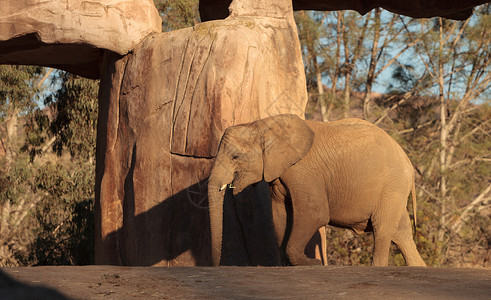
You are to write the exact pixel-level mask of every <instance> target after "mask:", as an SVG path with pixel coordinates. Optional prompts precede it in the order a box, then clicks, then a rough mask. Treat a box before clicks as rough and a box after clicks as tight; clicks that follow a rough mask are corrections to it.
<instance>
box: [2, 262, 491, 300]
mask: <svg viewBox="0 0 491 300" xmlns="http://www.w3.org/2000/svg"><path fill="white" fill-rule="evenodd" d="M2 271H4V272H5V273H7V274H9V275H10V277H12V278H14V279H15V280H17V281H20V282H23V283H27V284H29V285H30V286H32V285H43V286H47V287H52V288H56V289H57V290H59V291H61V292H62V293H64V294H65V295H66V296H69V297H72V298H76V299H133V298H140V299H360V298H363V299H367V298H368V299H491V270H490V269H487V270H484V269H449V268H410V267H388V268H376V267H335V266H331V267H282V268H279V267H277V268H276V267H275V268H266V267H219V268H212V267H178V268H152V267H114V266H84V267H31V268H29V267H20V268H3V269H2ZM4 286H5V285H4ZM24 289H25V287H24ZM2 294H3V295H4V296H5V295H6V294H5V290H2V285H1V284H0V299H4V298H3V297H2ZM29 298H30V297H29ZM10 299H13V298H12V297H11V298H10Z"/></svg>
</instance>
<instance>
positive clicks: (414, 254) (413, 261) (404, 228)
mask: <svg viewBox="0 0 491 300" xmlns="http://www.w3.org/2000/svg"><path fill="white" fill-rule="evenodd" d="M393 241H394V243H396V245H397V247H399V249H400V250H401V252H402V255H403V256H404V259H405V260H406V264H407V265H408V266H420V267H425V266H426V264H425V262H424V261H423V259H422V258H421V255H420V254H419V252H418V250H417V249H416V244H415V243H414V240H413V236H412V229H411V221H410V219H409V214H408V213H407V211H406V212H404V214H403V215H402V218H401V220H400V222H399V227H398V228H397V232H396V234H395V235H394V239H393Z"/></svg>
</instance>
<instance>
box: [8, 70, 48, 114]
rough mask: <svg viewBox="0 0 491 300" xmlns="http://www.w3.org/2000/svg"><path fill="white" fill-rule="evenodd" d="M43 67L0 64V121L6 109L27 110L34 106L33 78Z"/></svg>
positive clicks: (34, 88) (34, 89)
mask: <svg viewBox="0 0 491 300" xmlns="http://www.w3.org/2000/svg"><path fill="white" fill-rule="evenodd" d="M42 71H43V68H41V67H33V66H10V65H0V121H3V120H4V118H5V117H6V116H7V111H9V110H10V111H13V110H17V111H28V110H30V109H32V108H33V107H35V105H36V103H35V101H34V100H35V99H34V97H33V94H34V93H35V91H36V90H37V88H36V87H35V86H34V84H33V82H34V80H35V79H36V78H37V77H38V76H39V75H40V74H41V73H42Z"/></svg>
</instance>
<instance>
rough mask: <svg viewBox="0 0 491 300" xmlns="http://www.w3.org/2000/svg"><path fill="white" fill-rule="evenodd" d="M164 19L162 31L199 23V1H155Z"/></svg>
mask: <svg viewBox="0 0 491 300" xmlns="http://www.w3.org/2000/svg"><path fill="white" fill-rule="evenodd" d="M153 2H154V3H155V6H156V7H157V9H158V10H159V14H160V16H161V18H162V30H163V31H171V30H177V29H181V28H185V27H191V26H194V25H195V24H197V23H199V22H200V21H199V10H198V9H199V1H198V0H172V1H169V0H154V1H153Z"/></svg>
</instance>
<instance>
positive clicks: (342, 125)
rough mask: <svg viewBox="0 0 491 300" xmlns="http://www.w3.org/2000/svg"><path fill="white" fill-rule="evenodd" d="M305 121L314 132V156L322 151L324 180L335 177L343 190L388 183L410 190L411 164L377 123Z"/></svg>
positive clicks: (352, 120) (366, 188) (362, 188)
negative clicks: (325, 172) (326, 171)
mask: <svg viewBox="0 0 491 300" xmlns="http://www.w3.org/2000/svg"><path fill="white" fill-rule="evenodd" d="M306 122H307V124H308V125H309V127H311V129H312V130H313V131H314V133H315V139H314V141H315V142H314V143H316V145H313V146H312V148H313V149H316V150H314V151H318V153H317V154H313V156H318V157H319V156H322V155H323V156H324V159H323V160H324V164H323V165H324V167H325V168H327V169H329V172H328V175H327V177H328V178H326V181H327V182H331V181H333V180H334V181H335V182H337V183H338V184H340V185H341V186H343V188H342V190H345V191H346V190H347V191H357V190H373V191H374V192H375V191H376V190H379V192H380V191H381V190H382V189H384V188H385V187H387V186H391V187H395V186H401V187H402V188H403V189H405V190H406V189H407V190H409V188H410V186H411V183H412V180H413V176H414V169H413V166H412V164H411V162H410V161H409V159H408V157H407V155H406V153H405V152H404V150H403V149H402V148H401V146H400V145H399V144H398V143H397V142H396V141H395V140H394V139H393V138H392V137H391V136H390V135H389V134H387V133H386V132H385V131H384V130H382V129H380V128H379V127H378V126H376V125H373V124H371V123H369V122H367V121H364V120H360V119H343V120H339V121H334V122H326V123H322V122H314V121H306ZM335 178H337V179H335ZM339 178H341V180H342V182H339V180H340V179H339ZM343 179H344V180H343ZM379 184H380V185H379ZM327 185H329V183H327ZM384 186H385V187H384ZM377 187H378V188H377ZM346 196H352V197H354V198H356V197H358V196H357V195H346ZM348 198H351V197H348Z"/></svg>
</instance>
